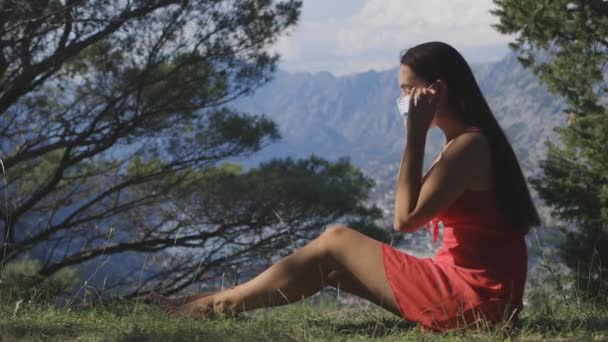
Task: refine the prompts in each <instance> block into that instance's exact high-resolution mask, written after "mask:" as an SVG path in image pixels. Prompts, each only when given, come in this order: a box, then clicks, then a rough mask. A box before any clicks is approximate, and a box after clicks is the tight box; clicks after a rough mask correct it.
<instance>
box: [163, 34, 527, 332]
mask: <svg viewBox="0 0 608 342" xmlns="http://www.w3.org/2000/svg"><path fill="white" fill-rule="evenodd" d="M398 80H399V87H400V88H401V91H402V95H404V97H407V96H409V98H410V100H409V108H410V112H409V115H408V116H407V119H406V120H405V125H406V130H407V135H406V139H405V149H404V152H403V156H402V159H401V164H400V169H399V174H398V177H397V185H396V194H395V214H394V228H395V229H396V230H399V231H401V232H413V231H415V230H417V229H418V228H419V227H422V226H424V225H425V223H427V222H429V221H431V227H432V228H433V238H434V240H436V238H437V223H438V222H439V221H442V222H443V226H444V234H443V243H442V248H441V249H440V251H439V252H438V253H437V254H436V255H435V257H434V259H432V258H423V259H420V258H416V257H413V256H410V255H408V254H406V253H403V252H401V251H399V250H397V249H394V248H392V247H391V246H389V245H387V244H384V243H381V242H378V241H376V240H373V239H371V238H369V237H367V236H365V235H363V234H361V233H359V232H357V231H355V230H353V229H351V228H348V227H345V226H340V225H336V226H332V227H330V228H328V229H327V230H326V231H325V232H323V233H322V234H321V235H320V236H319V237H317V238H316V239H314V240H313V241H311V242H310V243H309V244H307V245H306V246H304V247H302V248H301V249H299V250H297V251H296V252H294V253H293V254H291V255H289V256H287V257H285V258H283V259H281V260H279V261H278V262H277V263H276V264H274V265H273V266H271V267H270V268H268V269H267V270H266V271H264V272H263V273H261V274H260V275H258V276H257V277H255V278H253V279H251V280H250V281H248V282H246V283H243V284H241V285H238V286H236V287H233V288H230V289H226V290H224V291H218V292H214V293H206V294H201V295H198V296H189V297H181V298H167V297H162V296H158V295H156V294H152V299H154V300H156V301H158V302H160V304H161V305H162V306H163V307H164V308H165V310H166V311H167V312H169V313H171V314H176V313H177V314H187V315H191V316H194V317H198V318H202V317H205V316H207V315H209V314H217V313H232V314H238V313H239V312H242V311H246V310H252V309H256V308H261V307H269V306H277V305H284V304H288V303H292V302H295V301H298V300H300V299H302V298H305V297H309V296H311V295H313V294H315V293H317V292H318V291H319V290H321V289H322V288H324V287H325V286H333V287H336V288H338V287H339V288H340V289H342V290H344V291H347V292H350V293H352V294H355V295H358V296H360V297H363V298H365V299H367V300H369V301H371V302H373V303H375V304H377V305H379V306H381V307H383V308H385V309H387V310H388V311H390V312H392V313H394V314H396V315H399V316H401V317H403V318H405V319H407V320H410V321H414V322H418V323H420V325H421V328H423V329H424V328H430V329H433V330H446V329H454V328H458V327H464V326H470V325H472V324H478V323H479V322H484V323H486V322H487V323H496V322H501V321H502V322H504V321H506V322H508V323H512V322H514V321H515V319H516V317H517V314H518V313H519V311H520V310H521V309H522V295H523V289H524V283H525V280H526V266H527V254H526V245H525V240H524V235H525V234H526V233H527V231H528V229H529V227H531V226H534V225H538V224H539V218H538V214H537V212H536V209H535V208H534V205H533V203H532V200H531V198H530V193H529V190H528V188H527V185H526V182H525V180H524V177H523V175H522V172H521V169H520V167H519V164H518V162H517V159H516V157H515V154H514V153H513V150H512V148H511V146H510V144H509V142H508V140H507V139H506V137H505V135H504V133H503V131H502V129H501V128H500V126H499V125H498V123H497V122H496V119H495V118H494V116H493V114H492V112H491V110H490V108H489V107H488V105H487V103H486V101H485V99H484V98H483V96H482V94H481V91H480V90H479V87H478V85H477V83H476V81H475V79H474V77H473V74H472V72H471V69H470V68H469V66H468V64H467V63H466V61H465V60H464V58H463V57H462V56H461V55H460V54H459V53H458V52H457V51H456V50H455V49H454V48H452V47H451V46H449V45H447V44H444V43H440V42H431V43H425V44H421V45H418V46H416V47H413V48H411V49H409V50H407V52H406V53H405V54H403V55H402V57H401V63H400V67H399V75H398ZM432 126H436V127H438V128H440V129H441V130H442V131H443V133H444V134H445V137H446V144H445V146H444V148H443V149H442V151H441V153H440V154H439V156H438V158H437V159H436V160H435V162H434V163H433V165H432V166H431V168H430V170H429V171H428V172H427V173H426V175H424V177H423V175H422V162H423V156H424V148H425V142H426V136H427V132H428V130H429V128H430V127H432ZM363 256H364V257H363Z"/></svg>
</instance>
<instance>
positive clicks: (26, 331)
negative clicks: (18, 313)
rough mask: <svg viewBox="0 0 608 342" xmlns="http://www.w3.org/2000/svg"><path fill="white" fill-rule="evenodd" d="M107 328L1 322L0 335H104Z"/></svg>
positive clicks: (17, 337)
mask: <svg viewBox="0 0 608 342" xmlns="http://www.w3.org/2000/svg"><path fill="white" fill-rule="evenodd" d="M105 330H106V329H102V328H100V329H91V328H90V327H86V328H83V327H79V326H76V325H75V324H70V325H65V326H57V325H52V323H49V324H45V323H36V324H31V323H28V324H26V323H1V324H0V336H3V337H10V338H15V339H23V338H27V337H37V338H40V337H44V338H51V337H66V338H76V337H78V336H80V335H82V334H83V333H93V334H96V335H101V336H103V333H104V331H105Z"/></svg>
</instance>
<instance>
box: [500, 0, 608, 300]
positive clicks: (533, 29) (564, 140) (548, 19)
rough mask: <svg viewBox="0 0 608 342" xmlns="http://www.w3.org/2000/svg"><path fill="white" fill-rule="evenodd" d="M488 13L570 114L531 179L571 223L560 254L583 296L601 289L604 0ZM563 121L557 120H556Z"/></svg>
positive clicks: (606, 255)
mask: <svg viewBox="0 0 608 342" xmlns="http://www.w3.org/2000/svg"><path fill="white" fill-rule="evenodd" d="M494 3H495V4H496V5H497V6H498V8H497V9H496V10H494V11H493V12H492V13H493V14H495V15H496V16H498V18H499V19H500V23H499V24H497V25H496V26H495V27H496V28H497V29H498V30H499V31H500V32H501V33H504V34H515V35H516V38H515V42H513V43H511V48H513V49H514V50H516V51H518V52H519V53H520V57H519V59H520V62H521V63H522V64H523V65H524V66H527V67H529V68H531V69H532V70H533V71H534V72H535V73H536V74H537V75H538V76H539V78H540V80H541V81H542V82H543V83H544V84H545V85H546V86H547V87H548V89H549V90H550V91H552V92H553V93H555V94H558V95H560V96H563V97H564V98H565V99H566V100H567V103H568V106H569V108H568V109H567V111H566V112H567V113H570V114H569V115H570V117H571V118H572V117H576V119H575V120H574V121H573V122H572V124H571V125H569V127H566V128H562V129H559V133H560V138H561V141H560V143H559V144H555V143H548V151H547V155H546V157H545V159H544V160H543V161H542V162H541V165H540V166H541V168H542V170H543V172H544V175H542V176H539V177H536V178H534V179H532V185H533V186H534V188H535V189H536V191H538V193H539V195H540V196H541V198H542V199H543V200H544V201H545V202H546V203H547V204H549V205H551V206H552V207H553V209H554V210H553V213H554V215H556V217H557V218H559V219H561V220H563V221H564V222H566V223H569V224H572V225H573V227H565V228H563V229H564V231H565V233H566V234H567V238H566V239H565V240H564V242H563V244H562V246H561V255H562V257H563V258H564V260H565V262H566V263H567V265H568V266H569V267H570V269H571V270H572V272H573V273H574V274H577V275H578V279H577V280H578V283H579V284H580V285H581V286H580V287H581V289H583V291H585V292H587V294H588V295H593V296H595V295H599V296H605V294H608V277H606V276H605V274H608V273H607V271H608V248H606V246H608V154H607V153H606V146H607V144H608V106H607V102H606V99H607V96H606V95H607V94H608V87H607V84H606V65H608V41H607V40H606V37H608V3H607V2H605V1H599V0H592V1H567V0H557V1H535V0H505V1H502V0H495V1H494ZM564 120H565V119H564Z"/></svg>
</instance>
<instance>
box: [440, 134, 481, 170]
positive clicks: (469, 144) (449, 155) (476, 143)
mask: <svg viewBox="0 0 608 342" xmlns="http://www.w3.org/2000/svg"><path fill="white" fill-rule="evenodd" d="M442 157H443V158H446V159H448V160H461V161H464V162H467V163H475V164H476V165H483V164H485V163H488V162H489V161H490V157H491V151H490V145H489V144H488V141H487V139H486V136H485V134H483V132H482V131H481V130H467V131H465V132H463V133H461V134H459V135H458V136H456V137H455V138H454V139H452V140H451V141H450V142H449V143H448V144H446V146H445V147H444V149H443V151H442ZM488 165H489V164H488Z"/></svg>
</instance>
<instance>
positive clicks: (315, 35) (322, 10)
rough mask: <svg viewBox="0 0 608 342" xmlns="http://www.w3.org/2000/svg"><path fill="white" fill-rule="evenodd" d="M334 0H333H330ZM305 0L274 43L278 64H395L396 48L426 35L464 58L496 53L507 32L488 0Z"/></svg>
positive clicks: (347, 68)
mask: <svg viewBox="0 0 608 342" xmlns="http://www.w3.org/2000/svg"><path fill="white" fill-rule="evenodd" d="M334 2H335V3H334ZM323 3H324V0H306V1H304V7H303V12H302V17H301V18H300V21H299V22H298V24H297V26H296V28H295V29H294V30H293V31H292V32H291V33H290V34H289V35H286V36H283V37H282V38H281V39H279V41H278V42H277V44H276V45H275V47H274V50H275V51H277V52H279V53H280V54H281V61H282V62H281V65H280V66H281V68H283V69H286V70H289V71H311V72H314V71H321V70H327V71H330V72H332V73H334V74H338V75H340V74H347V73H353V72H361V71H367V70H369V69H376V70H384V69H388V68H391V67H394V66H396V65H395V64H396V63H397V56H398V53H399V51H400V50H402V49H404V48H408V47H411V46H413V45H416V44H419V43H422V42H425V41H432V40H439V41H444V42H446V43H448V44H451V45H452V46H454V47H455V48H457V49H458V50H459V51H460V52H461V53H463V55H464V56H465V58H467V60H469V61H473V62H480V61H484V60H495V59H498V58H500V57H502V56H504V54H506V52H507V51H508V49H507V42H509V41H511V40H513V37H511V36H505V35H502V34H500V33H498V32H497V31H496V30H495V29H494V28H492V27H491V25H492V24H494V23H497V22H498V19H497V18H496V17H494V16H493V15H492V14H490V13H489V11H490V9H491V8H493V7H494V5H493V3H492V1H491V0H467V1H465V0H450V1H447V0H425V1H420V0H416V1H414V0H356V1H353V0H333V2H332V4H333V7H331V8H330V10H327V7H323Z"/></svg>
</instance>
